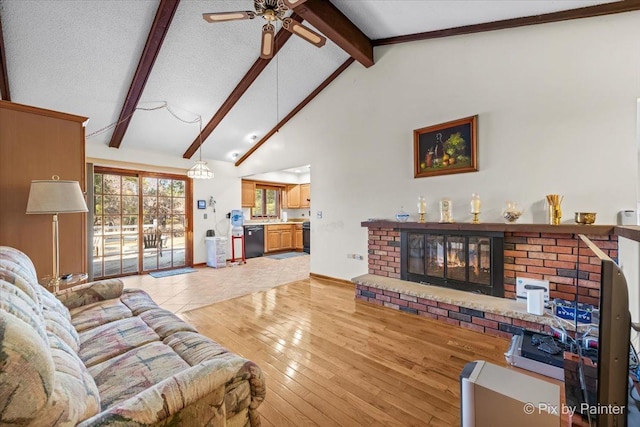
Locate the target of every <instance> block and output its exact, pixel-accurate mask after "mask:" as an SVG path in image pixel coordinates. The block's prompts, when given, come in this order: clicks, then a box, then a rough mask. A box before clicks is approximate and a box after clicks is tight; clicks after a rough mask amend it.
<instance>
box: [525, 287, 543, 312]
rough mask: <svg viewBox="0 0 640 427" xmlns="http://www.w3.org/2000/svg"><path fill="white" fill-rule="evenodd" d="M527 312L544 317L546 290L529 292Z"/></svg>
mask: <svg viewBox="0 0 640 427" xmlns="http://www.w3.org/2000/svg"><path fill="white" fill-rule="evenodd" d="M527 312H528V313H531V314H536V315H538V316H542V315H543V314H544V290H542V289H532V290H530V291H527Z"/></svg>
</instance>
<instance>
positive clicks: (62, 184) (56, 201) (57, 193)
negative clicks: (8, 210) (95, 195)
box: [27, 175, 88, 287]
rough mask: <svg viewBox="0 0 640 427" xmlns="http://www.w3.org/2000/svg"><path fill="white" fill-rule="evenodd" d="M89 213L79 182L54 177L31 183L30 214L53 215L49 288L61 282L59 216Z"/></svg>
mask: <svg viewBox="0 0 640 427" xmlns="http://www.w3.org/2000/svg"><path fill="white" fill-rule="evenodd" d="M76 212H88V209H87V204H86V203H85V201H84V195H83V194H82V190H81V189H80V184H79V183H78V181H62V180H60V177H59V176H57V175H54V176H53V177H52V178H51V180H48V181H44V180H42V181H31V189H30V191H29V201H28V202H27V213H28V214H53V223H52V225H51V228H52V230H53V274H52V276H51V281H50V282H49V283H48V285H49V286H54V287H55V286H56V285H57V284H58V282H59V281H60V259H59V252H60V245H59V240H58V214H61V213H76Z"/></svg>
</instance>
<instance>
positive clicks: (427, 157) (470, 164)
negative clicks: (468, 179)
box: [413, 116, 478, 178]
mask: <svg viewBox="0 0 640 427" xmlns="http://www.w3.org/2000/svg"><path fill="white" fill-rule="evenodd" d="M477 118H478V116H473V117H467V118H464V119H459V120H454V121H451V122H447V123H442V124H439V125H435V126H429V127H425V128H421V129H416V130H414V131H413V140H414V177H415V178H422V177H427V176H435V175H445V174H452V173H462V172H474V171H477V170H478V167H477V161H476V159H477V136H476V125H477Z"/></svg>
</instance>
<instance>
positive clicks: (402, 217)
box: [396, 212, 410, 222]
mask: <svg viewBox="0 0 640 427" xmlns="http://www.w3.org/2000/svg"><path fill="white" fill-rule="evenodd" d="M409 216H410V215H409V214H408V213H406V212H398V213H397V214H396V221H398V222H407V220H408V219H409Z"/></svg>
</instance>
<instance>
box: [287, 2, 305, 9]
mask: <svg viewBox="0 0 640 427" xmlns="http://www.w3.org/2000/svg"><path fill="white" fill-rule="evenodd" d="M283 1H284V4H285V5H286V6H287V7H288V8H289V9H293V8H294V7H296V6H300V5H301V4H302V3H304V2H305V1H307V0H283Z"/></svg>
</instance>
